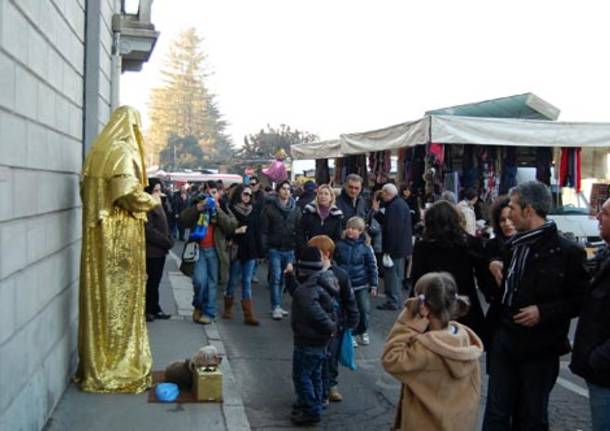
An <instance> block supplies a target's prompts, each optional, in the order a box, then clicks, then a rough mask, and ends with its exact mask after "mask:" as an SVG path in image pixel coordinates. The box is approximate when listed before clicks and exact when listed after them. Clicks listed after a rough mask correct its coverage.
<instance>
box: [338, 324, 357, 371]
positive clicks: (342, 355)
mask: <svg viewBox="0 0 610 431" xmlns="http://www.w3.org/2000/svg"><path fill="white" fill-rule="evenodd" d="M352 340H353V339H352V330H351V329H346V330H345V331H343V336H342V338H341V349H340V350H339V363H340V364H341V365H343V366H344V367H345V368H349V369H350V370H355V369H356V351H355V350H354V344H353V341H352Z"/></svg>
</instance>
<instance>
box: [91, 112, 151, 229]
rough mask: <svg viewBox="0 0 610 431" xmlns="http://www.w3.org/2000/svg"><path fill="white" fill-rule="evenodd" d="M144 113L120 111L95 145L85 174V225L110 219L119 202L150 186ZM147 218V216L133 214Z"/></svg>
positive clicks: (114, 114) (96, 140) (114, 113)
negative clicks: (146, 161) (142, 129)
mask: <svg viewBox="0 0 610 431" xmlns="http://www.w3.org/2000/svg"><path fill="white" fill-rule="evenodd" d="M141 127H142V126H141V121H140V114H139V113H138V111H136V110H135V109H133V108H131V107H129V106H121V107H120V108H117V109H116V110H115V111H114V112H113V113H112V116H111V117H110V121H108V124H106V127H104V130H102V132H101V133H100V134H99V135H98V137H97V138H96V139H95V141H94V142H93V145H92V147H91V150H90V151H89V154H88V155H87V157H86V159H85V164H84V166H83V172H82V182H81V198H82V200H83V203H84V204H85V205H84V208H85V209H84V211H85V214H84V220H83V221H84V222H85V224H86V225H87V226H92V225H95V224H96V223H97V222H98V221H100V220H102V219H103V218H105V217H106V216H108V215H109V214H110V212H111V210H112V208H113V206H114V204H115V203H116V201H117V199H120V198H121V197H124V196H126V195H128V194H130V193H132V192H133V191H134V190H135V189H140V190H141V189H143V188H144V187H146V185H147V183H148V178H147V177H146V165H145V161H144V139H143V137H142V132H141ZM133 215H134V216H135V217H137V218H145V214H133Z"/></svg>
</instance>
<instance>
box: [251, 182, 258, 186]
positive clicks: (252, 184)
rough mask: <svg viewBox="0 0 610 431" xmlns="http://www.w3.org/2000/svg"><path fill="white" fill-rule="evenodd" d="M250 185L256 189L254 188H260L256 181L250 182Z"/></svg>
mask: <svg viewBox="0 0 610 431" xmlns="http://www.w3.org/2000/svg"><path fill="white" fill-rule="evenodd" d="M250 185H251V186H252V187H254V186H258V183H257V182H256V181H254V182H252V181H250Z"/></svg>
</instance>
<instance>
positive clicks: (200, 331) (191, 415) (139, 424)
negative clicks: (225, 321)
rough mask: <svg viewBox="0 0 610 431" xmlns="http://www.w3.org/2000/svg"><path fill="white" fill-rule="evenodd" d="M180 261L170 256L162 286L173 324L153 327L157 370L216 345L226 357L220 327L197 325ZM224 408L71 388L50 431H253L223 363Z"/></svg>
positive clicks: (163, 304) (150, 331)
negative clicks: (179, 267)
mask: <svg viewBox="0 0 610 431" xmlns="http://www.w3.org/2000/svg"><path fill="white" fill-rule="evenodd" d="M173 256H174V258H172V257H171V255H170V256H168V259H167V261H166V264H165V271H164V276H163V280H162V282H161V286H160V298H161V299H160V303H161V307H162V308H163V310H164V311H165V312H166V313H169V314H171V315H172V318H171V319H170V320H165V321H163V320H157V321H154V322H151V323H148V334H149V337H150V345H151V350H152V355H153V370H163V369H164V368H165V367H166V366H167V365H168V364H170V363H172V362H175V361H180V360H184V359H185V358H188V357H190V356H191V355H192V354H193V353H194V352H195V351H196V350H197V349H199V348H200V347H201V346H203V345H205V344H208V343H211V344H213V345H215V346H216V347H217V349H218V350H219V351H220V352H221V353H224V352H225V347H224V344H223V342H222V340H221V339H220V336H219V334H218V330H217V328H216V324H214V323H213V324H211V325H207V326H202V325H197V324H194V323H193V322H192V320H191V312H192V307H191V305H190V304H191V299H192V285H191V282H190V279H189V278H187V277H185V276H183V275H182V274H181V273H180V272H179V270H178V266H177V262H176V259H177V258H175V255H173ZM221 369H222V371H223V374H224V388H223V392H224V394H223V395H224V402H223V403H222V404H220V403H196V404H175V403H170V404H162V403H148V401H147V400H148V393H147V392H145V393H142V394H139V395H131V394H91V393H85V392H81V391H80V390H79V389H78V387H77V386H76V385H74V384H71V385H70V386H69V387H68V389H67V390H66V391H65V393H64V394H63V396H62V399H61V401H60V402H59V405H58V407H57V409H56V410H55V412H54V413H53V415H52V417H51V419H50V420H49V422H48V423H47V425H46V427H45V430H47V431H63V430H70V431H78V430H91V431H97V430H100V431H101V430H104V431H108V430H121V431H123V430H125V431H128V430H129V431H139V430H146V431H157V430H158V431H168V430H201V429H203V430H210V431H216V430H219V431H220V430H228V431H245V430H249V429H250V425H249V423H248V418H247V417H246V414H245V410H244V406H243V402H242V399H241V393H240V390H239V387H238V385H237V384H236V381H235V377H234V375H233V370H232V369H231V364H230V362H229V361H228V360H226V358H225V360H224V361H223V363H222V365H221Z"/></svg>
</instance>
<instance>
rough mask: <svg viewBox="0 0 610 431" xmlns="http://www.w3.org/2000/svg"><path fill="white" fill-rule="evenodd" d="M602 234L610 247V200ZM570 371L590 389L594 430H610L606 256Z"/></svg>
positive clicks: (582, 320) (588, 303) (588, 300)
mask: <svg viewBox="0 0 610 431" xmlns="http://www.w3.org/2000/svg"><path fill="white" fill-rule="evenodd" d="M597 219H598V220H599V228H600V234H601V237H602V238H603V240H604V241H605V242H606V243H607V244H610V199H608V200H607V201H606V202H605V203H604V205H603V206H602V209H601V211H600V212H599V214H598V215H597ZM570 369H571V370H572V371H573V372H574V373H575V374H578V375H579V376H581V377H582V378H584V379H585V380H586V381H587V385H588V386H589V404H590V406H591V420H592V422H593V430H594V431H597V430H607V429H610V259H608V257H607V256H606V259H604V262H602V263H601V266H600V268H599V270H598V272H597V273H596V274H595V276H594V277H593V280H591V285H590V286H589V291H588V293H587V295H586V297H585V301H584V305H583V308H582V312H581V314H580V319H579V320H578V327H577V328H576V336H575V337H574V352H573V353H572V363H571V364H570Z"/></svg>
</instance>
